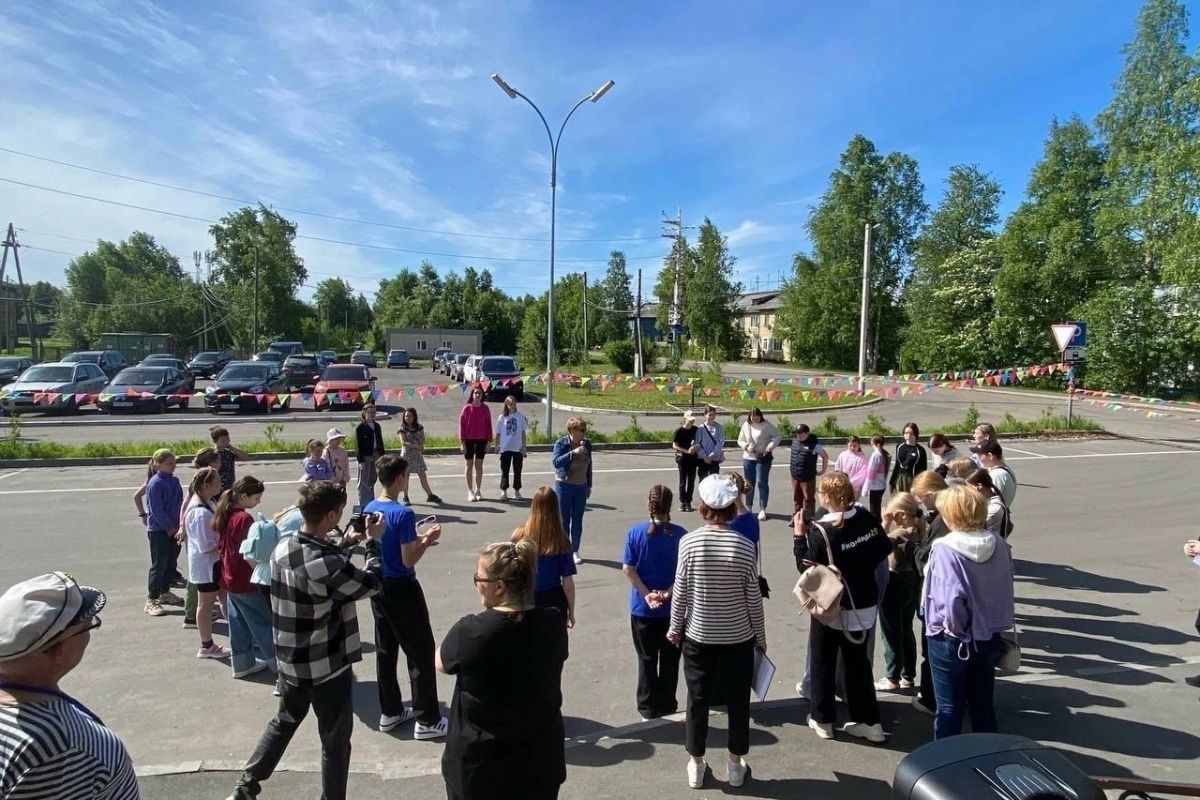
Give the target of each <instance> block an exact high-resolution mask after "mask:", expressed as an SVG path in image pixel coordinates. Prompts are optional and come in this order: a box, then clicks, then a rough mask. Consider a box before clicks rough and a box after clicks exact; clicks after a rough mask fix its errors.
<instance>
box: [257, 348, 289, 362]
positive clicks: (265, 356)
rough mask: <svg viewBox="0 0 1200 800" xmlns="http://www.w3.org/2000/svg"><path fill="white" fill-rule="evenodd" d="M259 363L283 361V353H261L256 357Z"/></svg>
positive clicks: (272, 351)
mask: <svg viewBox="0 0 1200 800" xmlns="http://www.w3.org/2000/svg"><path fill="white" fill-rule="evenodd" d="M255 358H256V359H258V360H259V361H283V353H276V352H275V351H274V350H268V351H267V352H265V353H259V354H258V355H256V356H255Z"/></svg>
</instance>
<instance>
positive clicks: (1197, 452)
mask: <svg viewBox="0 0 1200 800" xmlns="http://www.w3.org/2000/svg"><path fill="white" fill-rule="evenodd" d="M648 452H650V453H654V454H655V455H663V453H658V452H656V451H648ZM1180 455H1185V456H1194V455H1200V450H1146V451H1142V452H1136V453H1074V454H1070V455H1057V456H1046V455H1038V456H1017V457H1016V458H1009V459H1005V460H1006V461H1054V460H1057V459H1068V458H1140V457H1143V456H1180ZM251 461H253V457H252V458H251ZM258 463H262V464H271V463H273V462H269V461H263V462H258ZM280 463H285V462H280ZM675 471H676V469H675V467H674V466H670V467H626V468H621V469H597V470H593V472H594V473H596V474H598V475H601V474H607V473H629V472H675ZM10 474H12V475H16V474H17V473H15V472H14V473H10ZM521 474H522V475H553V474H554V471H553V470H546V471H543V472H530V471H528V470H526V471H523V472H522V473H521ZM483 475H484V477H488V478H497V477H499V476H500V473H499V472H484V473H483ZM462 476H463V474H462V472H449V473H446V474H444V475H429V478H431V479H436V480H454V479H455V478H461V477H462ZM4 477H8V476H4ZM263 483H265V484H266V485H267V486H287V485H289V484H298V483H300V481H299V480H288V481H263ZM138 488H139V487H137V486H83V487H77V488H73V489H11V490H7V491H3V492H0V497H3V496H6V495H23V494H75V493H80V494H82V493H85V492H136V491H137V490H138Z"/></svg>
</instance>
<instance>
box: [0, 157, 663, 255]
mask: <svg viewBox="0 0 1200 800" xmlns="http://www.w3.org/2000/svg"><path fill="white" fill-rule="evenodd" d="M0 181H2V182H4V183H10V184H13V185H15V186H23V187H25V188H27V189H37V190H39V191H43V192H52V193H54V194H61V195H66V196H67V197H74V198H77V199H80V200H90V201H92V202H94V203H104V204H105V205H111V206H119V207H121V208H131V209H134V210H136V211H146V212H149V213H151V214H163V215H165V216H168V217H175V218H176V219H186V220H191V221H193V222H204V223H208V224H220V220H215V219H209V218H208V217H197V216H195V215H194V214H182V213H180V212H178V211H167V210H165V209H161V208H151V207H149V206H141V205H137V204H136V203H126V202H123V201H120V200H110V199H108V198H104V197H95V196H93V195H87V194H81V193H79V192H71V191H68V190H66V189H57V188H54V187H53V186H40V185H38V184H36V183H26V182H24V181H18V180H13V179H12V178H3V177H0ZM296 238H297V239H304V240H307V241H311V242H322V243H324V244H336V245H342V246H345V247H356V248H363V249H367V250H383V251H386V252H390V253H406V254H409V255H418V256H434V257H437V258H459V259H462V260H464V261H476V262H488V261H502V262H510V263H524V264H541V263H543V262H544V261H545V260H546V259H544V258H510V257H505V256H483V255H467V254H464V253H442V252H438V251H434V250H410V249H408V248H404V247H393V246H391V245H382V244H368V243H366V242H352V241H348V240H345V239H329V238H326V237H324V236H309V235H306V234H302V233H297V234H296ZM660 258H662V256H661V255H643V256H626V257H625V260H626V261H646V260H650V259H660ZM558 260H559V261H560V262H561V263H564V264H604V263H607V261H608V260H607V259H603V258H566V259H558Z"/></svg>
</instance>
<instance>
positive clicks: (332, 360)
mask: <svg viewBox="0 0 1200 800" xmlns="http://www.w3.org/2000/svg"><path fill="white" fill-rule="evenodd" d="M317 357H318V358H320V359H321V362H322V363H323V364H324V365H325V366H327V367H328V366H329V365H330V364H336V363H337V358H338V356H337V351H336V350H322V351H321V352H320V353H317Z"/></svg>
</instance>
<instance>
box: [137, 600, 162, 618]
mask: <svg viewBox="0 0 1200 800" xmlns="http://www.w3.org/2000/svg"><path fill="white" fill-rule="evenodd" d="M142 611H144V612H145V613H147V614H149V615H150V616H152V617H161V616H163V615H164V614H166V613H167V610H166V609H165V608H163V607H162V603H160V602H158V600H147V601H146V605H145V606H144V607H143V608H142Z"/></svg>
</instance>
